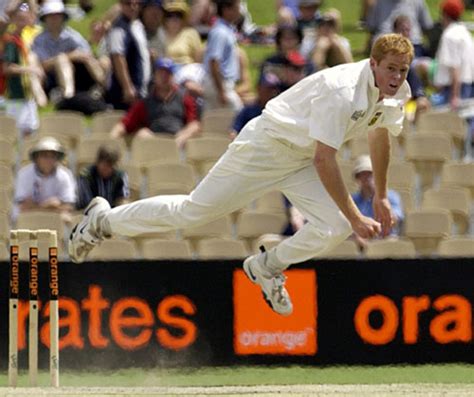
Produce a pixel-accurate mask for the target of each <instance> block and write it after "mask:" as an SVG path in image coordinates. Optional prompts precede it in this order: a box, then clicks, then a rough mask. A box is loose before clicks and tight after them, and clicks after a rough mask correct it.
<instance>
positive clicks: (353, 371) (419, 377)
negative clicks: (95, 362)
mask: <svg viewBox="0 0 474 397" xmlns="http://www.w3.org/2000/svg"><path fill="white" fill-rule="evenodd" d="M60 379H61V380H60V383H61V385H62V386H71V387H97V386H100V387H139V386H144V387H153V386H237V385H238V386H254V385H296V384H341V385H343V384H392V383H412V384H415V383H442V384H460V383H465V384H467V383H471V384H472V383H474V366H473V365H462V364H451V365H420V366H378V367H372V366H365V367H361V366H351V367H325V368H318V367H297V366H286V367H204V368H200V369H189V368H188V369H186V368H179V369H170V370H164V369H148V370H143V369H127V370H121V371H117V372H108V371H91V372H88V371H81V372H62V373H61V375H60ZM48 382H49V373H47V372H43V373H40V379H39V383H40V385H45V386H46V385H47V384H48ZM6 384H7V377H6V375H2V376H0V385H6ZM26 385H27V375H26V373H21V375H20V380H19V386H26Z"/></svg>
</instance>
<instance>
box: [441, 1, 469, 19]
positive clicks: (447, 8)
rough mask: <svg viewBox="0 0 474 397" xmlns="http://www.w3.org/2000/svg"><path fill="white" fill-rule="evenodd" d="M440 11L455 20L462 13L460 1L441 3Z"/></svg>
mask: <svg viewBox="0 0 474 397" xmlns="http://www.w3.org/2000/svg"><path fill="white" fill-rule="evenodd" d="M441 10H442V11H443V12H444V13H445V14H446V15H448V16H449V17H450V18H452V19H454V20H457V19H459V17H460V16H461V14H462V13H463V12H464V3H463V2H462V0H445V1H443V2H442V3H441Z"/></svg>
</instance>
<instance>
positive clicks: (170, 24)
mask: <svg viewBox="0 0 474 397" xmlns="http://www.w3.org/2000/svg"><path fill="white" fill-rule="evenodd" d="M163 8H164V11H165V13H164V19H163V26H162V27H160V28H159V29H158V38H159V40H160V41H161V45H162V47H163V48H165V54H163V55H162V56H166V57H168V58H171V59H172V60H173V61H174V62H175V63H176V64H177V65H178V67H179V66H181V65H186V64H190V63H196V62H201V61H202V51H203V45H202V43H201V38H200V36H199V33H198V31H197V30H196V29H194V28H192V27H190V26H188V20H189V7H188V5H187V4H186V2H185V1H184V0H175V1H173V2H168V3H166V4H165V5H164V6H163Z"/></svg>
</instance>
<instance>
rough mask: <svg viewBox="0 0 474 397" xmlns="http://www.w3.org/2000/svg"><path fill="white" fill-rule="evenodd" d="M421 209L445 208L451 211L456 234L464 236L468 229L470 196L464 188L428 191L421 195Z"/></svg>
mask: <svg viewBox="0 0 474 397" xmlns="http://www.w3.org/2000/svg"><path fill="white" fill-rule="evenodd" d="M421 208H422V209H430V208H435V209H436V208H445V209H447V210H449V211H451V216H452V217H453V221H454V224H455V225H456V227H457V230H456V231H455V232H456V234H465V233H466V232H467V231H468V229H469V209H470V195H469V190H467V189H466V188H449V187H444V188H440V189H428V190H427V191H426V192H425V193H424V194H423V202H422V205H421Z"/></svg>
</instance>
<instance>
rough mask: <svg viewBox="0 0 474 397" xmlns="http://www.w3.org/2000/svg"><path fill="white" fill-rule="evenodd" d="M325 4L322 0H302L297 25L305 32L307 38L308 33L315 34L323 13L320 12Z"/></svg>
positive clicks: (299, 4)
mask: <svg viewBox="0 0 474 397" xmlns="http://www.w3.org/2000/svg"><path fill="white" fill-rule="evenodd" d="M322 3H323V1H322V0H300V1H299V3H298V8H299V11H300V12H299V14H300V15H299V17H298V19H297V21H296V22H297V25H298V27H299V28H300V29H301V31H302V32H303V36H305V35H306V34H307V33H308V31H309V32H310V34H312V33H314V32H315V30H316V28H317V26H318V23H319V20H320V18H321V13H320V12H319V8H320V7H321V4H322Z"/></svg>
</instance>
